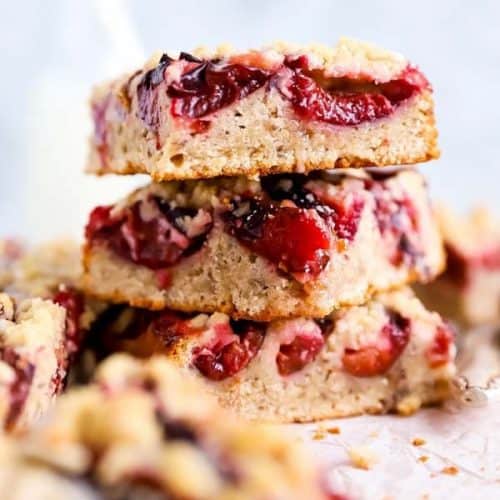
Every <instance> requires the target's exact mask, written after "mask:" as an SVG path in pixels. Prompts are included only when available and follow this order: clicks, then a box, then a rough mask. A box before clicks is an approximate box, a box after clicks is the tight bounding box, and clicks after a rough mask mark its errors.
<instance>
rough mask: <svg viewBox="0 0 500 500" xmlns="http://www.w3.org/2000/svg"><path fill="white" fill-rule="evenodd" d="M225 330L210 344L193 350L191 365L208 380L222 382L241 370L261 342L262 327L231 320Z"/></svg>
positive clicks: (256, 324) (247, 322) (263, 332)
mask: <svg viewBox="0 0 500 500" xmlns="http://www.w3.org/2000/svg"><path fill="white" fill-rule="evenodd" d="M228 328H229V331H226V332H220V334H219V335H218V336H217V337H218V338H217V339H216V341H215V342H214V343H213V344H211V345H208V346H202V347H195V348H194V349H193V361H192V362H193V365H194V366H195V367H196V368H197V369H198V370H199V371H200V372H201V373H202V374H203V375H205V377H207V378H209V379H210V380H223V379H225V378H228V377H231V376H232V375H234V374H236V373H238V372H239V371H240V370H242V369H243V368H245V367H246V366H247V365H248V363H250V361H251V360H252V359H253V358H254V357H255V355H256V354H257V352H258V351H259V349H260V347H261V345H262V342H263V340H264V334H265V326H264V325H262V324H259V323H255V322H253V321H245V320H239V321H234V320H231V322H230V326H229V325H228Z"/></svg>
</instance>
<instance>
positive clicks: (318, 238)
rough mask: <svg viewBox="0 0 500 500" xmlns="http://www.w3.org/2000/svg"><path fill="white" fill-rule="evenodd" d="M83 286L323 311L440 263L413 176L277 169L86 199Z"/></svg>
mask: <svg viewBox="0 0 500 500" xmlns="http://www.w3.org/2000/svg"><path fill="white" fill-rule="evenodd" d="M84 264H85V276H84V287H85V289H86V291H87V293H89V294H91V295H94V296H96V297H98V298H101V299H104V300H110V301H112V302H126V303H128V304H130V305H134V306H138V307H145V308H151V309H163V308H165V307H170V308H172V309H176V310H183V311H197V312H200V311H201V312H213V311H220V312H224V313H227V314H230V315H231V316H233V317H244V318H247V319H253V320H265V321H268V320H272V319H275V318H278V317H289V316H310V317H322V316H325V315H327V314H328V313H330V311H332V310H333V309H334V308H338V307H341V306H343V305H349V304H360V303H363V302H365V301H366V299H367V298H368V297H369V296H370V295H371V294H372V293H373V292H380V291H385V290H388V289H392V288H395V287H397V286H400V285H402V284H405V283H408V282H412V281H423V282H426V281H429V280H431V279H432V278H433V277H435V276H436V275H437V274H438V273H439V272H440V271H441V269H442V266H443V249H442V243H441V237H440V235H439V232H438V230H437V227H436V224H435V221H434V219H433V217H432V213H431V209H430V206H429V202H428V196H427V190H426V186H425V182H424V180H423V178H422V177H421V176H420V174H418V173H417V172H416V171H414V170H411V169H406V170H400V171H397V170H390V171H384V172H383V174H378V173H377V174H376V173H373V172H372V173H369V172H366V171H356V170H345V171H342V173H324V172H323V173H321V172H319V173H317V174H315V175H309V176H303V175H297V174H295V175H290V174H288V175H286V174H285V175H279V176H270V177H263V178H261V179H260V181H252V180H247V179H244V178H241V177H234V178H219V179H214V180H203V181H186V182H180V183H179V182H168V183H159V184H154V183H153V184H150V185H149V186H147V187H145V188H143V189H139V190H138V191H136V192H134V193H133V194H132V195H130V196H129V197H128V198H127V199H125V200H123V201H121V202H119V203H117V204H116V205H114V206H108V207H98V208H96V209H95V210H94V211H93V212H92V214H91V216H90V219H89V223H88V225H87V229H86V247H85V250H84Z"/></svg>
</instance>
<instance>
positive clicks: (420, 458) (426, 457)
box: [418, 455, 429, 464]
mask: <svg viewBox="0 0 500 500" xmlns="http://www.w3.org/2000/svg"><path fill="white" fill-rule="evenodd" d="M428 460H429V457H428V456H427V455H422V456H420V457H418V461H419V462H422V463H423V464H425V462H427V461H428Z"/></svg>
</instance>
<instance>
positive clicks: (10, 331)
mask: <svg viewBox="0 0 500 500" xmlns="http://www.w3.org/2000/svg"><path fill="white" fill-rule="evenodd" d="M65 318H66V312H65V310H64V308H63V307H61V306H59V305H57V304H55V303H54V302H52V301H50V300H42V299H26V300H23V301H20V302H18V303H16V301H14V299H12V298H11V297H10V296H9V295H7V294H5V293H0V394H1V396H0V423H1V425H2V426H3V427H4V428H5V429H7V430H9V431H14V430H21V429H24V428H25V427H27V426H29V425H30V424H31V423H33V422H34V421H35V420H36V419H37V418H38V417H40V416H41V415H42V414H43V413H44V412H45V411H46V410H47V409H48V408H49V407H50V405H51V404H52V402H53V400H54V398H55V397H56V395H57V394H59V393H60V392H61V390H62V388H63V385H64V380H65V378H66V373H67V369H68V363H69V358H68V350H67V329H66V321H65Z"/></svg>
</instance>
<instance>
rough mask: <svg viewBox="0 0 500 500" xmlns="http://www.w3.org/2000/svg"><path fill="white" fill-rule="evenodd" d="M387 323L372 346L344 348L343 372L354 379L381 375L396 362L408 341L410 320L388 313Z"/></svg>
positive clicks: (394, 312)
mask: <svg viewBox="0 0 500 500" xmlns="http://www.w3.org/2000/svg"><path fill="white" fill-rule="evenodd" d="M388 314H389V321H388V323H386V324H385V325H384V326H383V327H382V330H381V331H380V336H379V339H378V340H377V342H376V343H375V344H374V345H368V346H365V347H362V348H360V349H351V348H346V349H345V350H344V355H343V356H342V365H343V368H344V370H345V371H346V372H347V373H350V374H351V375H354V376H356V377H375V376H377V375H383V374H384V373H385V372H387V370H389V368H390V367H391V366H392V365H393V364H394V363H395V362H396V360H397V359H398V358H399V356H400V355H401V353H402V352H403V351H404V349H405V347H406V345H407V344H408V341H409V339H410V330H411V328H410V320H408V319H407V318H405V317H403V316H401V314H399V313H397V312H396V311H389V312H388Z"/></svg>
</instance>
